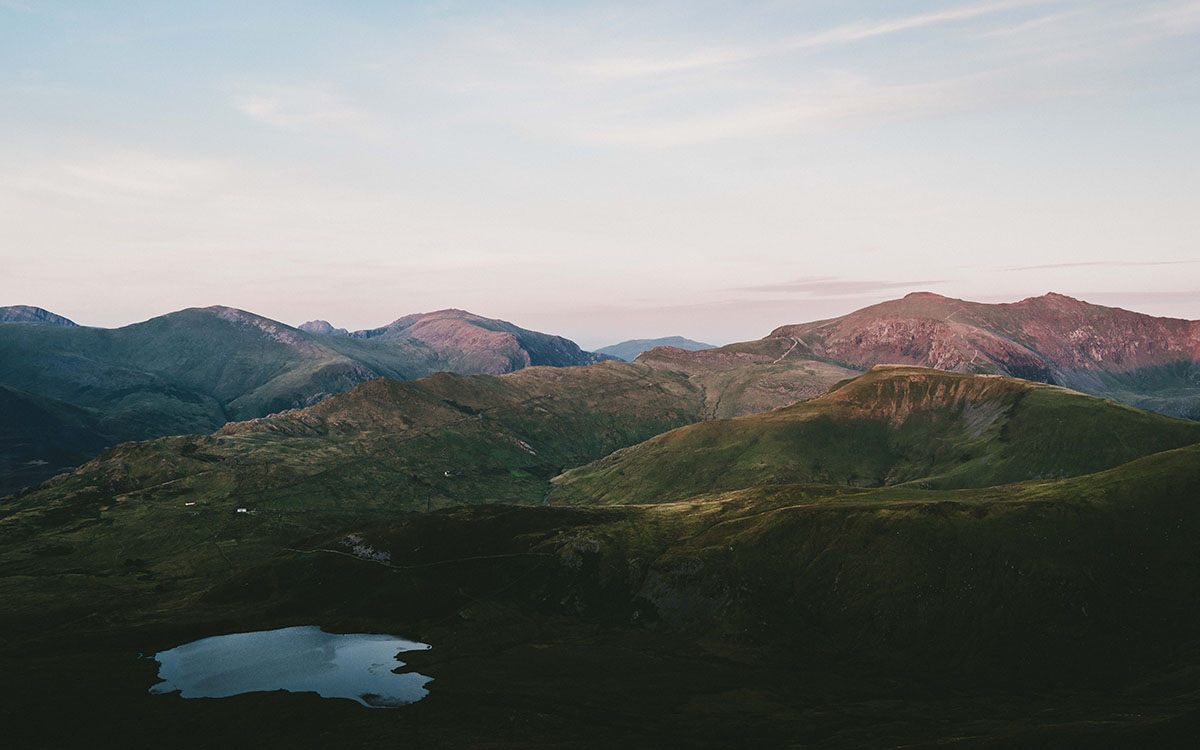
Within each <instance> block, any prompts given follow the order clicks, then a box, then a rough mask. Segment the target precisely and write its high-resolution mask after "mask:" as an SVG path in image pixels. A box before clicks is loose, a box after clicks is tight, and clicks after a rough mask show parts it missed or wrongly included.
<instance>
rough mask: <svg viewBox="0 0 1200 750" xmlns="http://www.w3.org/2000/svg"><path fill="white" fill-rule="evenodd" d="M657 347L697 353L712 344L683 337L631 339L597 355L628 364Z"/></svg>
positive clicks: (604, 349) (602, 350)
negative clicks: (671, 347)
mask: <svg viewBox="0 0 1200 750" xmlns="http://www.w3.org/2000/svg"><path fill="white" fill-rule="evenodd" d="M656 346H673V347H675V348H676V349H683V350H684V351H696V350H698V349H712V348H713V345H712V344H702V343H700V342H699V341H692V340H691V339H685V338H684V337H683V336H665V337H663V338H658V339H630V340H629V341H622V342H620V343H619V344H610V345H609V346H602V347H600V348H599V349H597V350H596V353H597V354H608V355H610V356H613V357H616V358H617V359H623V360H625V361H626V362H632V361H633V360H634V359H635V358H636V357H637V355H639V354H641V353H642V352H645V351H649V350H650V349H653V348H655V347H656Z"/></svg>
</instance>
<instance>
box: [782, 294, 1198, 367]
mask: <svg viewBox="0 0 1200 750" xmlns="http://www.w3.org/2000/svg"><path fill="white" fill-rule="evenodd" d="M770 338H783V339H791V340H794V341H798V342H799V350H800V351H802V352H805V353H809V354H811V355H814V356H818V357H826V358H829V359H833V360H836V361H839V362H842V363H845V364H848V365H854V366H859V367H868V366H870V365H872V364H882V363H888V364H914V365H922V366H925V367H936V368H938V369H942V370H956V371H959V372H983V371H989V370H990V371H996V372H1002V373H1004V374H1006V375H1014V376H1018V377H1027V378H1029V377H1031V376H1033V375H1036V374H1039V373H1040V374H1042V375H1043V377H1039V378H1036V379H1039V380H1053V379H1054V378H1055V377H1056V376H1059V375H1061V374H1063V373H1070V372H1071V371H1074V370H1096V371H1103V372H1118V373H1119V372H1128V371H1131V370H1136V369H1140V368H1146V367H1159V366H1163V365H1169V364H1174V363H1177V362H1191V363H1194V362H1196V361H1197V359H1200V321H1187V320H1178V319H1174V318H1156V317H1153V316H1150V315H1143V314H1140V313H1135V312H1130V311H1128V310H1122V309H1120V308H1113V307H1103V306H1101V305H1093V304H1089V303H1087V302H1083V301H1080V300H1077V299H1073V298H1071V297H1066V296H1064V295H1061V294H1053V293H1051V294H1047V295H1044V296H1042V297H1032V298H1030V299H1025V300H1021V301H1020V302H1014V303H1011V304H1001V305H987V304H981V303H978V302H967V301H965V300H958V299H951V298H949V297H942V296H941V295H937V294H931V293H929V292H917V293H913V294H910V295H908V296H906V297H904V298H903V299H900V300H893V301H891V302H884V303H882V304H879V305H873V306H871V307H867V308H864V309H862V310H859V311H857V312H853V313H851V314H849V315H846V316H843V317H841V318H834V319H833V320H826V321H818V322H815V323H804V324H799V325H787V326H782V327H780V328H777V329H775V330H774V331H772V332H771V335H770Z"/></svg>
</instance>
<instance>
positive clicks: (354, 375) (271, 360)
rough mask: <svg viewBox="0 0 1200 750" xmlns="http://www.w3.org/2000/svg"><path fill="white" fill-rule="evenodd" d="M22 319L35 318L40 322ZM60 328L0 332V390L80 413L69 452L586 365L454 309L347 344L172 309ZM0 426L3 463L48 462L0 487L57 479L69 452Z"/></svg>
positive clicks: (14, 424)
mask: <svg viewBox="0 0 1200 750" xmlns="http://www.w3.org/2000/svg"><path fill="white" fill-rule="evenodd" d="M6 310H16V308H6ZM42 312H44V311H42ZM22 314H23V315H24V318H22V319H33V318H37V320H40V321H44V320H47V318H46V317H45V315H50V314H49V313H46V314H45V315H43V316H40V317H38V316H33V318H31V317H30V316H32V315H33V314H32V313H28V311H24V312H23V313H22ZM63 320H65V319H63ZM68 324H69V321H67V324H60V325H44V324H41V325H36V324H35V325H30V324H25V323H21V324H17V323H13V324H3V325H0V385H3V386H6V387H8V388H11V389H14V390H17V391H21V392H24V393H28V394H30V395H32V396H36V397H40V398H44V399H51V400H53V401H55V402H60V403H62V404H65V405H66V406H68V407H73V408H75V409H77V410H83V412H84V413H86V417H87V418H86V421H87V422H88V425H89V426H88V427H87V428H86V429H83V431H80V432H78V434H74V433H72V432H71V430H70V429H69V428H68V427H67V426H66V425H64V426H63V430H65V432H62V434H63V435H64V436H65V439H67V441H68V442H69V443H72V444H77V445H80V446H82V445H84V444H88V445H90V444H94V443H96V442H97V439H98V440H99V445H100V446H104V445H111V444H113V443H116V442H121V441H125V440H139V439H146V438H153V437H158V436H161V435H177V434H186V433H197V432H211V431H212V430H215V429H217V428H218V427H220V426H221V425H222V424H224V423H225V422H227V421H231V420H241V419H250V418H253V417H259V416H264V415H266V414H271V413H274V412H278V411H281V410H284V409H291V408H295V407H302V406H307V405H311V404H313V403H316V402H318V401H320V400H321V399H322V398H325V397H326V396H328V395H330V394H332V393H341V392H343V391H346V390H349V389H350V388H352V387H354V386H355V385H357V384H359V383H362V382H365V381H367V380H371V379H373V378H377V377H390V378H395V379H400V380H407V379H412V378H418V377H423V376H426V375H429V374H431V373H434V372H438V371H457V372H463V373H473V372H496V373H499V372H509V371H512V370H516V369H519V368H521V367H525V366H527V365H529V364H541V365H552V366H569V365H581V364H587V363H588V362H592V361H595V359H596V357H595V356H593V355H591V354H590V353H587V352H583V351H581V350H580V349H579V347H578V346H576V345H575V344H574V343H572V342H570V341H568V340H566V339H563V338H561V337H558V336H549V335H546V334H542V333H537V332H535V331H527V330H525V329H522V328H519V327H517V326H514V325H512V324H510V323H505V322H504V321H498V320H490V319H487V318H482V317H480V316H477V315H472V314H470V313H466V312H463V311H457V310H451V311H443V312H441V313H430V314H427V315H414V316H409V317H408V318H403V319H401V320H400V321H397V322H396V323H393V324H392V325H391V326H388V327H385V328H383V329H379V330H378V331H372V332H360V333H359V334H353V335H351V336H348V337H340V336H333V335H323V334H320V333H309V332H306V331H301V330H299V329H296V328H291V327H290V326H286V325H284V324H282V323H278V322H276V321H273V320H269V319H267V318H263V317H261V316H258V315H254V314H252V313H247V312H244V311H241V310H234V309H232V308H227V307H209V308H202V309H201V308H193V309H188V310H182V311H180V312H176V313H171V314H169V315H164V316H161V317H158V318H153V319H151V320H148V321H146V322H144V323H138V324H135V325H131V326H126V327H124V328H118V329H112V330H110V329H101V328H85V327H78V326H74V325H73V324H69V325H68ZM5 429H6V430H7V431H8V434H10V435H11V436H12V440H15V441H17V442H18V443H20V444H21V445H23V446H25V447H23V448H22V449H21V450H20V451H17V452H15V453H11V454H7V453H6V454H0V462H5V463H15V462H20V463H22V465H27V464H28V462H29V461H31V460H32V461H45V463H44V464H34V465H30V466H28V467H27V469H25V470H22V471H21V472H20V473H19V474H14V473H8V474H6V475H5V476H4V478H3V480H0V484H3V485H4V486H7V487H10V488H15V486H19V484H20V483H29V482H34V481H38V480H41V479H45V478H47V477H49V476H52V475H53V474H55V473H57V472H58V471H61V470H62V467H63V462H64V461H65V460H66V459H67V457H68V456H74V457H76V460H77V458H78V454H77V453H76V452H74V451H68V452H65V453H64V452H59V453H53V451H51V452H42V453H39V452H38V451H39V450H40V449H35V448H34V447H33V446H36V445H41V443H38V442H37V439H36V437H35V433H37V431H38V430H39V429H41V428H40V427H39V426H38V424H37V423H36V420H35V421H27V422H18V421H17V420H16V415H10V419H9V420H8V423H7V424H6V425H5ZM26 432H27V433H28V434H26ZM0 450H3V449H0ZM84 457H87V456H84ZM39 466H40V467H42V468H41V469H39V468H38V467H39Z"/></svg>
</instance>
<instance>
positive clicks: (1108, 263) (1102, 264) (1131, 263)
mask: <svg viewBox="0 0 1200 750" xmlns="http://www.w3.org/2000/svg"><path fill="white" fill-rule="evenodd" d="M1196 263H1200V260H1089V261H1082V262H1079V263H1044V264H1041V265H1036V266H1011V267H1008V268H1002V269H1000V270H1002V271H1044V270H1046V269H1053V268H1145V267H1147V266H1184V265H1192V264H1196Z"/></svg>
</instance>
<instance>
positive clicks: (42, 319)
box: [0, 305, 79, 326]
mask: <svg viewBox="0 0 1200 750" xmlns="http://www.w3.org/2000/svg"><path fill="white" fill-rule="evenodd" d="M0 323H51V324H53V325H56V326H78V325H79V324H78V323H76V322H75V321H73V320H68V319H67V318H64V317H63V316H61V315H56V314H54V313H52V312H50V311H49V310H43V309H42V308H40V307H34V306H32V305H9V306H8V307H0Z"/></svg>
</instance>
